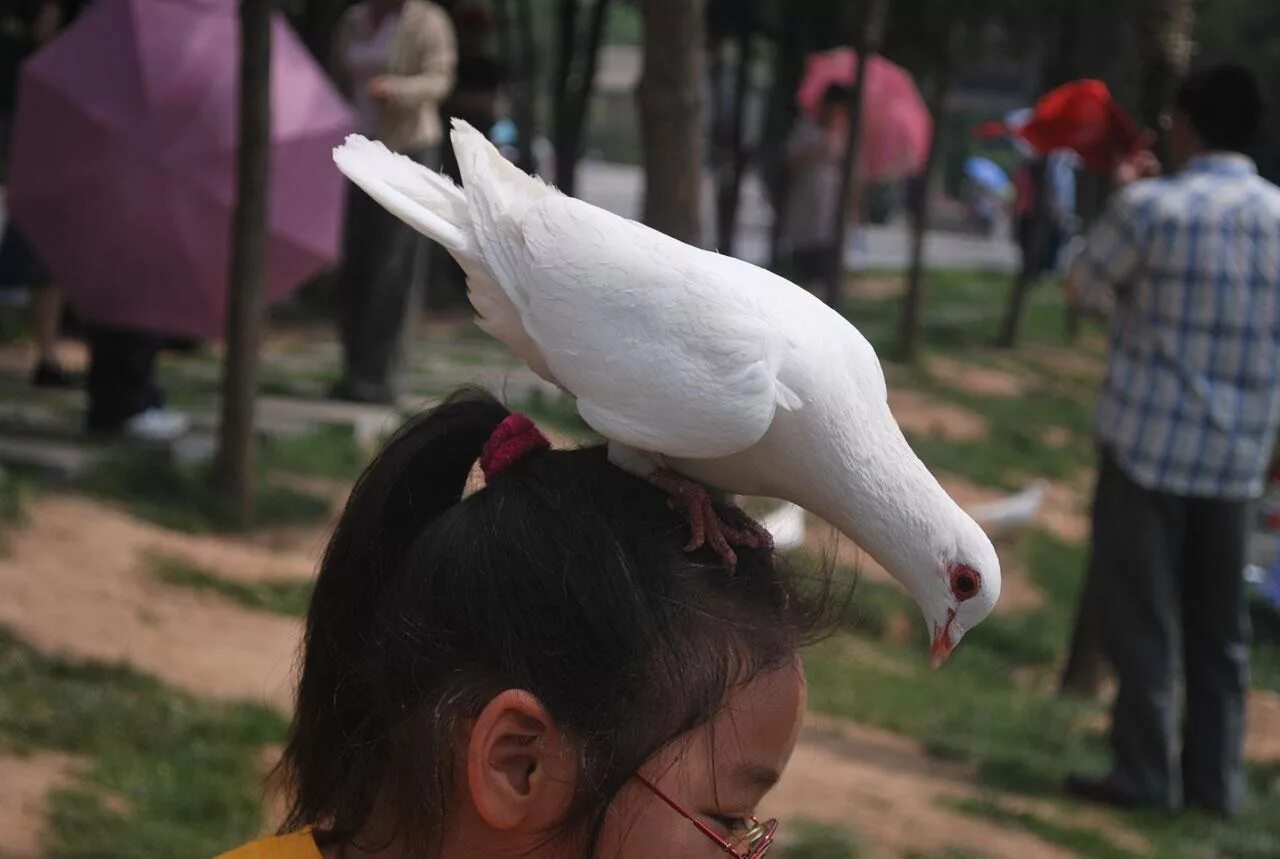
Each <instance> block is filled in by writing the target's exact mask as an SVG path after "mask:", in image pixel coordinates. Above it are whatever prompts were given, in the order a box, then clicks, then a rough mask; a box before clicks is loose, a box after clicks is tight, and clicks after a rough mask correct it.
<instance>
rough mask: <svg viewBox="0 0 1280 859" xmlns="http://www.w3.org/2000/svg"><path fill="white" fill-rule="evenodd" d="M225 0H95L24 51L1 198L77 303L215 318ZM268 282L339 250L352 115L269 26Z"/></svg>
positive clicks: (86, 313)
mask: <svg viewBox="0 0 1280 859" xmlns="http://www.w3.org/2000/svg"><path fill="white" fill-rule="evenodd" d="M236 6H237V4H235V3H233V2H230V0H99V2H98V3H96V4H95V5H94V6H93V7H92V8H90V9H89V11H88V12H86V13H85V14H84V15H82V16H81V17H80V19H79V20H78V21H77V22H76V23H75V24H74V25H72V26H71V27H70V28H68V29H67V30H66V31H65V32H64V33H63V34H62V35H60V36H59V37H58V38H57V39H55V40H54V41H53V42H52V43H50V44H49V45H48V46H46V47H45V48H44V49H43V50H41V51H40V52H39V53H37V54H36V55H35V56H34V57H32V58H31V60H30V61H28V62H27V64H26V65H25V66H24V67H23V70H22V80H21V84H20V90H19V100H18V115H17V117H16V120H15V123H14V140H13V150H12V159H13V160H12V164H11V167H10V176H11V178H12V181H11V184H10V186H9V206H10V209H11V211H12V213H13V217H14V220H15V221H16V222H17V223H19V224H20V225H21V226H22V229H23V233H24V234H25V235H26V236H27V237H28V238H29V239H30V241H31V242H32V244H33V245H35V247H36V249H37V250H38V251H39V252H40V255H41V256H42V257H43V258H44V259H45V261H46V262H47V264H48V266H49V268H50V269H51V271H52V273H53V275H54V277H55V278H56V280H57V283H58V284H59V285H60V286H61V287H62V288H63V289H64V290H65V291H66V294H67V296H68V298H69V299H70V300H71V302H72V305H73V306H74V307H75V308H76V310H77V311H78V312H79V313H80V314H81V315H82V316H83V317H84V318H85V319H87V320H89V321H92V322H95V323H98V324H102V325H111V326H118V327H122V328H131V329H140V330H147V331H154V332H158V333H163V334H180V335H188V336H195V337H206V336H208V337H217V336H220V335H221V334H222V333H223V328H224V324H225V314H226V294H227V277H228V269H229V265H230V247H231V245H230V232H231V212H232V209H233V207H234V205H235V169H236V147H237V136H236V135H237V126H238V116H237V99H238V91H237V88H238V78H239V50H240V31H239V26H238V22H237V17H236ZM272 39H273V43H272V61H271V110H272V129H271V138H272V148H271V187H270V211H269V226H268V232H269V238H268V256H267V259H268V272H267V292H268V296H269V298H270V299H279V298H280V297H282V296H283V295H285V294H286V293H287V292H289V290H291V289H292V288H294V287H295V286H296V285H297V284H299V283H300V282H302V281H303V280H305V279H306V278H308V277H310V276H311V275H313V274H315V273H316V272H317V271H319V270H320V269H322V268H323V267H324V266H326V265H328V264H329V263H331V262H332V261H333V260H334V259H335V257H336V255H337V247H338V237H339V231H340V228H341V222H342V202H343V193H344V190H343V189H344V185H343V182H342V180H341V177H340V175H339V174H338V171H337V170H336V169H335V168H334V167H333V163H332V161H331V151H332V149H333V147H334V146H335V145H336V144H338V143H339V142H341V141H342V139H343V137H344V136H345V135H346V134H347V133H348V132H349V131H351V130H352V128H353V127H354V118H353V116H352V114H351V112H350V110H349V109H348V108H347V106H346V104H345V103H344V102H343V100H342V98H341V97H340V96H339V95H338V94H337V92H336V91H335V90H334V89H333V87H332V86H331V85H330V84H329V83H328V81H327V80H326V78H325V77H324V75H323V73H322V72H321V71H320V69H319V68H317V67H316V65H315V63H314V62H313V61H312V59H311V56H310V55H309V54H308V53H307V51H306V49H305V48H304V47H303V46H302V44H301V43H300V42H299V41H298V39H297V37H296V36H294V34H293V32H292V31H291V30H290V29H289V27H288V25H287V24H286V23H285V22H284V20H283V19H282V18H279V17H277V19H276V20H275V21H274V23H273V25H272Z"/></svg>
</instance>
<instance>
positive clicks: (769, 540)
mask: <svg viewBox="0 0 1280 859" xmlns="http://www.w3.org/2000/svg"><path fill="white" fill-rule="evenodd" d="M652 480H653V483H654V485H655V486H657V487H658V488H659V489H661V490H663V491H664V492H666V493H667V494H668V495H670V496H671V500H670V501H669V502H667V503H668V504H670V505H671V508H672V509H673V510H680V511H681V512H683V513H684V515H685V518H686V519H688V521H689V543H688V545H686V546H685V547H684V550H685V551H686V552H692V551H694V550H695V549H701V548H702V547H703V546H707V547H709V548H710V549H711V550H712V551H713V552H715V553H716V554H717V555H719V556H720V559H721V560H723V561H724V564H725V566H726V567H728V568H729V569H733V568H734V567H736V566H737V565H738V554H737V553H736V552H734V551H733V547H734V546H742V547H745V548H748V549H763V550H765V551H769V550H771V549H772V548H773V537H772V536H771V535H770V534H769V532H768V531H766V530H765V529H764V528H762V527H761V526H760V525H759V524H758V523H756V522H754V521H752V520H751V519H750V518H749V517H747V515H746V514H744V513H741V512H740V511H735V512H739V514H740V515H739V517H738V518H739V519H740V520H741V521H740V523H739V524H740V525H741V527H735V526H733V525H730V524H728V523H727V522H725V521H724V520H723V519H721V518H720V515H719V514H718V513H716V509H715V506H714V505H713V504H712V503H711V496H710V495H709V494H707V490H706V489H705V488H703V487H702V486H701V485H699V484H697V483H695V482H694V481H692V480H689V479H687V478H684V477H681V476H680V475H678V474H676V473H675V472H674V471H667V470H662V471H659V472H657V473H655V474H654V475H653V478H652Z"/></svg>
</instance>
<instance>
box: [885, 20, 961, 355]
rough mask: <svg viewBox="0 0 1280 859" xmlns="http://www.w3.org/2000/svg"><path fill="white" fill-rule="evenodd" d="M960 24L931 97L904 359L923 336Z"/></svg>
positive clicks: (902, 338) (901, 345) (901, 343)
mask: <svg viewBox="0 0 1280 859" xmlns="http://www.w3.org/2000/svg"><path fill="white" fill-rule="evenodd" d="M959 32H960V30H959V28H958V27H952V28H950V29H949V32H948V35H947V38H946V42H945V44H944V45H943V47H942V50H943V55H942V57H941V61H940V63H939V66H938V75H937V79H936V81H935V82H934V88H933V93H932V94H931V98H930V100H929V105H928V107H929V115H930V116H931V117H933V139H932V140H930V141H929V154H928V155H927V156H926V157H925V162H924V171H923V172H922V173H921V175H920V187H919V193H918V194H917V195H916V199H915V200H913V201H912V202H913V206H912V209H913V212H912V215H913V217H912V219H911V264H910V267H909V268H908V271H907V292H906V295H904V296H903V299H902V321H901V325H900V328H899V332H898V353H899V355H900V356H901V358H902V360H904V361H912V360H914V359H915V357H916V350H917V346H918V341H919V336H920V324H921V320H922V319H923V317H924V263H925V260H924V239H925V235H926V234H927V233H928V231H929V188H930V186H931V185H932V184H933V176H934V174H935V173H936V172H937V168H938V163H939V162H940V161H941V160H942V144H943V129H944V128H945V127H946V123H945V122H944V119H945V117H946V112H947V98H948V96H949V95H950V94H951V81H952V75H953V72H954V70H955V56H956V52H957V50H958V48H959V46H958V44H957V39H958V35H957V34H958V33H959Z"/></svg>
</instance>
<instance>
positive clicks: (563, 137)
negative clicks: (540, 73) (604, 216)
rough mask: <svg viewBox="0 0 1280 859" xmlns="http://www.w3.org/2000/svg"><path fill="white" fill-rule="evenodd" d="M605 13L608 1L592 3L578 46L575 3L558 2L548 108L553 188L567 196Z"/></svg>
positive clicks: (573, 179)
mask: <svg viewBox="0 0 1280 859" xmlns="http://www.w3.org/2000/svg"><path fill="white" fill-rule="evenodd" d="M608 11H609V0H595V2H594V3H593V4H592V7H591V18H590V20H589V21H588V23H587V34H586V40H585V41H584V42H582V43H579V40H578V2H577V0H561V2H560V41H559V44H560V56H559V62H558V64H557V66H556V80H555V90H554V102H553V105H552V109H553V110H554V112H555V141H554V143H555V150H556V185H557V186H559V188H560V190H562V191H564V192H565V193H566V194H570V195H572V194H573V193H574V192H575V191H576V190H577V184H578V183H577V178H578V161H579V160H581V158H582V138H583V131H584V130H585V128H586V118H587V108H588V107H589V106H590V103H591V94H592V93H593V92H594V91H595V76H596V66H597V63H598V62H599V58H600V42H601V40H602V39H603V38H604V27H605V23H606V22H607V20H608Z"/></svg>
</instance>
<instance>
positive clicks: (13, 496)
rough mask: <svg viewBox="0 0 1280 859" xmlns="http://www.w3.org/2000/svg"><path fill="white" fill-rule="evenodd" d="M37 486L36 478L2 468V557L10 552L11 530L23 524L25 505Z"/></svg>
mask: <svg viewBox="0 0 1280 859" xmlns="http://www.w3.org/2000/svg"><path fill="white" fill-rule="evenodd" d="M37 485H38V482H37V480H36V479H35V478H32V477H29V476H27V475H22V474H15V473H14V472H12V471H9V470H7V469H2V468H0V555H3V554H4V553H5V552H6V551H7V550H8V544H9V529H10V528H11V527H13V526H14V525H17V524H19V523H20V522H22V518H23V511H24V507H25V504H26V502H27V500H28V499H29V498H30V497H31V495H32V494H33V493H34V492H35V491H36V488H37Z"/></svg>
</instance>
